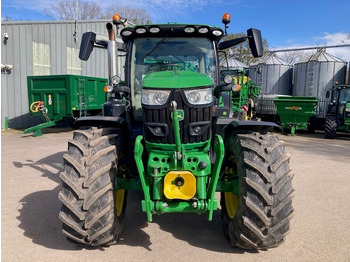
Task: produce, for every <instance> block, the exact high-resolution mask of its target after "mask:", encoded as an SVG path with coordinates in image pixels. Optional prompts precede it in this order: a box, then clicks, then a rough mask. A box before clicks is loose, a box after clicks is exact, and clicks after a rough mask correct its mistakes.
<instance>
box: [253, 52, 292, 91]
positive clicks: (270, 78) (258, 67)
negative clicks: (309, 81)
mask: <svg viewBox="0 0 350 262" xmlns="http://www.w3.org/2000/svg"><path fill="white" fill-rule="evenodd" d="M292 75H293V69H292V66H291V65H290V64H288V63H287V62H285V61H283V60H282V59H280V58H279V57H277V55H276V53H269V54H267V55H266V56H264V57H263V58H261V59H260V60H259V62H258V63H257V64H255V65H253V66H252V67H251V68H250V70H249V77H250V78H251V79H252V80H253V82H254V83H255V84H256V85H258V86H259V87H260V88H261V93H262V94H279V95H291V93H292Z"/></svg>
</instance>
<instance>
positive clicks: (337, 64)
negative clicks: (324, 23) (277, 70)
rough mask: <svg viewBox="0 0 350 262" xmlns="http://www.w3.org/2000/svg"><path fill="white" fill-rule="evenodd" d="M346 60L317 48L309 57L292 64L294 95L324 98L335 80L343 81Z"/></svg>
mask: <svg viewBox="0 0 350 262" xmlns="http://www.w3.org/2000/svg"><path fill="white" fill-rule="evenodd" d="M345 76H346V62H344V61H343V60H341V59H339V58H337V57H335V56H333V55H331V54H328V53H326V51H325V49H319V50H318V51H317V52H316V53H315V54H313V55H312V56H311V57H310V58H309V59H307V60H305V61H303V62H300V63H297V64H295V65H294V88H293V95H295V96H316V97H318V98H321V99H323V98H325V96H326V92H327V90H329V89H330V88H332V86H333V85H334V84H335V82H339V84H344V83H345Z"/></svg>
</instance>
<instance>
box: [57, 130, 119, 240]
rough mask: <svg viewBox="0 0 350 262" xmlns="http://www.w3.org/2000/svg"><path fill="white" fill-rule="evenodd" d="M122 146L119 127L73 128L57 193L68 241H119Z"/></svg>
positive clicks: (64, 231)
mask: <svg viewBox="0 0 350 262" xmlns="http://www.w3.org/2000/svg"><path fill="white" fill-rule="evenodd" d="M120 148H121V145H120V137H119V130H118V129H115V128H96V127H85V128H84V127H83V128H81V129H80V130H76V131H74V135H73V140H71V141H69V143H68V153H67V154H65V155H64V156H63V158H64V170H63V172H62V173H61V174H60V178H61V181H62V189H61V191H60V192H59V195H58V198H59V200H60V201H61V202H62V208H61V211H60V213H59V218H60V219H61V221H62V222H63V227H62V232H63V234H64V235H66V236H67V238H68V239H69V240H72V241H73V242H75V243H77V244H81V245H85V246H108V245H111V244H114V243H116V241H117V239H118V237H119V235H120V233H121V232H122V229H123V224H124V223H123V221H124V216H125V208H126V191H118V193H117V192H115V182H114V181H115V178H116V175H117V160H118V159H117V156H118V153H119V152H118V151H119V150H120ZM118 201H119V202H118ZM117 206H118V207H117ZM117 209H119V210H117Z"/></svg>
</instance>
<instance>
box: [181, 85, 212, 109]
mask: <svg viewBox="0 0 350 262" xmlns="http://www.w3.org/2000/svg"><path fill="white" fill-rule="evenodd" d="M185 96H186V99H187V101H188V102H189V103H190V104H192V105H206V104H210V103H211V102H213V95H212V90H211V88H205V89H196V90H188V91H185Z"/></svg>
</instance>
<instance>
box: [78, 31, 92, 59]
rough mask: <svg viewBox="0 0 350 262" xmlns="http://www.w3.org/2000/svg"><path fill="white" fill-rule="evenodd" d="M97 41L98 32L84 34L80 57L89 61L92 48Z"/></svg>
mask: <svg viewBox="0 0 350 262" xmlns="http://www.w3.org/2000/svg"><path fill="white" fill-rule="evenodd" d="M95 41H96V34H95V33H94V32H86V33H84V34H83V37H82V39H81V44H80V51H79V58H80V59H81V60H84V61H87V60H88V59H89V57H90V54H91V52H92V50H93V49H94V43H95Z"/></svg>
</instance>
